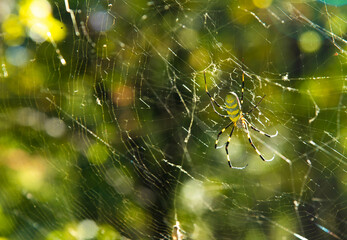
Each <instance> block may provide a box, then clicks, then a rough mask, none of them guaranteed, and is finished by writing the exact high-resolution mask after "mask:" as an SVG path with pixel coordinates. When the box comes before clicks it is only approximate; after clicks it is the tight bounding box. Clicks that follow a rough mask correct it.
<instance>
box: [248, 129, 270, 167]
mask: <svg viewBox="0 0 347 240" xmlns="http://www.w3.org/2000/svg"><path fill="white" fill-rule="evenodd" d="M245 129H246V131H247V137H248V141H249V143H250V144H251V146H252V147H253V148H254V150H255V151H256V152H257V154H258V155H259V157H260V158H261V160H263V161H264V162H271V161H272V160H274V158H275V155H274V156H273V157H272V158H271V159H265V158H264V157H263V155H261V153H260V152H259V150H258V149H257V148H256V146H254V144H253V141H252V138H251V135H250V133H249V130H248V127H247V124H246V123H245Z"/></svg>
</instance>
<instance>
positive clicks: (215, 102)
mask: <svg viewBox="0 0 347 240" xmlns="http://www.w3.org/2000/svg"><path fill="white" fill-rule="evenodd" d="M204 79H205V92H206V93H207V95H208V96H209V98H210V101H211V105H212V107H213V110H214V112H215V113H217V114H218V115H219V116H221V117H224V118H228V117H230V115H224V114H221V113H219V112H217V110H216V108H215V106H214V105H213V103H214V104H216V106H217V107H219V108H220V109H221V110H222V111H227V109H225V108H224V107H222V106H221V105H219V103H218V102H217V101H216V100H215V99H214V98H213V97H212V96H211V94H210V93H209V91H208V89H207V83H206V74H205V72H204Z"/></svg>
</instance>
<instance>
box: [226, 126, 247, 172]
mask: <svg viewBox="0 0 347 240" xmlns="http://www.w3.org/2000/svg"><path fill="white" fill-rule="evenodd" d="M234 128H235V125H234V126H233V128H232V129H231V132H230V135H229V138H228V141H227V144H226V145H225V151H226V152H227V159H228V164H229V167H230V168H234V169H245V168H246V167H247V166H248V164H246V166H244V167H234V166H233V165H231V162H230V157H229V151H228V146H229V143H230V140H231V135H232V134H233V131H234Z"/></svg>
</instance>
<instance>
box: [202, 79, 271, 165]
mask: <svg viewBox="0 0 347 240" xmlns="http://www.w3.org/2000/svg"><path fill="white" fill-rule="evenodd" d="M204 79H205V91H206V93H207V95H208V96H209V98H210V101H211V105H212V107H213V110H214V111H215V113H217V114H218V115H219V116H221V117H223V118H230V120H231V122H230V123H229V124H228V125H227V126H226V127H225V128H223V129H222V131H220V132H219V133H218V135H217V139H216V143H215V146H214V147H215V148H217V144H218V139H219V136H220V135H221V134H222V133H223V132H225V130H226V129H227V128H228V127H230V126H231V125H233V127H232V129H231V132H230V135H229V138H228V140H227V142H226V145H225V151H226V153H227V159H228V163H229V167H231V168H235V169H244V168H245V167H247V165H248V164H247V165H246V166H244V167H234V166H232V165H231V162H230V157H229V152H228V146H229V143H230V140H231V135H232V134H233V131H234V128H235V127H238V128H243V129H244V130H245V132H246V133H247V137H248V141H249V143H250V144H251V145H252V147H253V148H254V150H255V151H256V152H257V154H258V155H259V157H260V158H261V160H263V161H266V162H269V161H272V160H273V159H274V156H273V157H272V158H271V159H265V158H264V157H263V156H262V155H261V153H260V152H259V150H258V149H257V148H256V146H254V144H253V141H252V139H251V135H250V133H249V129H248V127H250V128H251V129H253V130H254V131H256V132H259V133H261V134H263V135H264V136H267V137H269V138H272V137H276V136H277V134H278V132H277V131H276V134H274V135H269V134H267V133H265V132H263V131H261V130H259V129H257V128H256V127H254V126H253V125H252V124H250V123H249V122H248V121H247V120H246V119H245V118H244V116H246V115H247V114H249V113H251V112H252V111H253V110H254V109H256V108H257V107H258V105H259V104H260V102H261V101H262V100H263V99H264V97H265V95H264V96H263V97H262V98H261V99H260V100H259V102H258V103H257V104H256V105H254V106H253V108H252V109H251V110H249V111H248V112H246V113H243V112H242V105H243V92H244V87H245V76H244V73H242V90H241V91H242V92H241V101H240V100H239V98H238V96H237V95H236V93H234V92H230V94H227V95H226V97H225V101H224V106H221V105H219V104H218V103H217V101H216V100H215V99H214V98H213V97H212V96H211V94H210V93H209V92H208V90H207V83H206V74H205V72H204ZM240 102H241V103H240ZM213 103H214V104H216V106H217V107H219V108H220V109H221V110H222V111H225V112H227V115H224V114H221V113H219V112H218V111H217V110H216V108H215V106H214V105H213Z"/></svg>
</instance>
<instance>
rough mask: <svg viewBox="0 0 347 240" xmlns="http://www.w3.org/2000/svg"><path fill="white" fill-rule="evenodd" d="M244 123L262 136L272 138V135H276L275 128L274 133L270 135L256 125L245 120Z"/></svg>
mask: <svg viewBox="0 0 347 240" xmlns="http://www.w3.org/2000/svg"><path fill="white" fill-rule="evenodd" d="M246 123H247V124H248V127H250V128H252V129H253V130H254V131H256V132H258V133H260V134H263V135H264V136H267V137H269V138H273V137H276V136H277V135H278V131H277V130H276V133H275V134H273V135H270V134H267V133H265V132H263V131H261V130H259V129H257V128H256V127H254V126H253V125H252V124H250V123H249V122H248V121H246Z"/></svg>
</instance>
